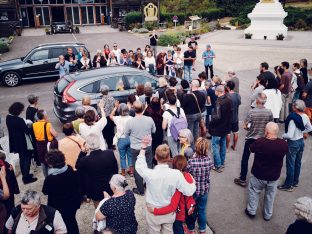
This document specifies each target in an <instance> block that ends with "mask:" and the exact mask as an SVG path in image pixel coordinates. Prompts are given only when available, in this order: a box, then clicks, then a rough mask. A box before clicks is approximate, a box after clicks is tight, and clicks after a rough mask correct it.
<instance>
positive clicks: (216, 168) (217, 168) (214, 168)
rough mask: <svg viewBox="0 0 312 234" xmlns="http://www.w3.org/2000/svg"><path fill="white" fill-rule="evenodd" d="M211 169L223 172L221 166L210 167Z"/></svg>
mask: <svg viewBox="0 0 312 234" xmlns="http://www.w3.org/2000/svg"><path fill="white" fill-rule="evenodd" d="M212 170H214V171H216V172H218V173H222V172H223V170H222V167H215V166H214V167H212Z"/></svg>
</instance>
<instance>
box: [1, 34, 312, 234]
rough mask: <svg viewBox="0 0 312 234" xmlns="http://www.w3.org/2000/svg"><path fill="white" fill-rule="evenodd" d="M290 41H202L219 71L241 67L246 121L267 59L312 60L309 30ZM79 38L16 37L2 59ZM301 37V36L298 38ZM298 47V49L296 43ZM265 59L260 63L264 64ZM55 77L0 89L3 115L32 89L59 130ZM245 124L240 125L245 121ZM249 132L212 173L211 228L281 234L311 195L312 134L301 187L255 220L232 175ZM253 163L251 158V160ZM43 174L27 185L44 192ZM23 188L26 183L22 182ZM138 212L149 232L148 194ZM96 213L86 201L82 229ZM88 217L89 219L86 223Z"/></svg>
mask: <svg viewBox="0 0 312 234" xmlns="http://www.w3.org/2000/svg"><path fill="white" fill-rule="evenodd" d="M290 36H291V37H290V39H289V41H285V43H284V42H283V44H277V43H276V42H263V41H248V42H246V44H245V43H244V41H242V40H240V39H239V34H238V32H237V31H233V32H228V31H226V32H224V31H218V32H213V33H210V34H207V35H205V36H203V37H202V38H201V39H200V40H199V44H200V46H199V51H200V52H202V51H203V50H204V48H205V44H207V43H211V44H212V45H213V48H214V49H215V50H216V54H217V59H216V61H215V67H216V74H219V75H223V74H224V73H226V71H227V69H229V68H232V69H235V70H236V71H237V75H238V77H239V78H240V94H241V96H242V105H241V107H240V123H242V121H243V119H244V116H245V114H246V112H247V111H248V109H249V97H250V94H251V91H250V83H251V82H252V81H253V80H254V79H255V77H256V76H257V74H258V66H259V63H260V62H262V61H268V62H269V64H271V65H272V66H273V65H277V64H278V63H280V62H281V61H284V60H289V61H290V62H295V61H297V60H298V59H300V58H308V61H309V60H310V61H312V57H311V56H312V45H311V42H310V43H309V42H308V41H309V38H311V36H312V33H311V32H307V33H305V34H300V33H298V34H297V33H291V34H290ZM75 37H76V39H77V41H79V42H83V43H85V44H86V46H87V48H88V49H89V50H90V52H91V54H94V52H95V51H96V50H97V49H102V48H103V45H104V44H106V43H108V44H109V45H110V46H112V44H113V42H117V43H118V44H119V45H120V47H121V48H127V49H129V48H131V49H136V48H137V47H141V48H143V47H144V46H145V44H146V43H147V42H148V41H147V39H146V38H144V37H142V36H135V35H132V34H129V33H126V32H121V33H119V32H116V33H107V34H79V35H76V36H75ZM75 37H73V36H72V35H71V34H65V35H53V36H27V37H23V36H22V37H17V38H16V39H15V40H14V42H13V45H12V50H11V51H10V52H9V53H7V54H4V55H3V56H2V57H1V59H2V60H7V59H11V58H15V57H20V56H23V55H25V53H27V52H28V51H29V50H31V49H32V48H33V47H35V46H36V45H38V44H42V43H49V42H57V41H59V42H61V41H62V42H72V41H75V40H76V39H75ZM299 39H300V40H299ZM296 45H298V47H296ZM259 61H260V62H259ZM202 68H203V64H202V62H201V61H199V62H197V63H196V72H195V74H194V75H196V74H197V73H199V72H201V71H202V70H203V69H202ZM54 82H55V80H40V81H27V82H25V83H24V84H23V85H22V86H19V87H15V88H7V87H2V86H1V87H0V116H1V117H2V119H3V118H5V116H6V114H7V110H8V107H9V106H10V105H11V104H12V103H13V102H15V101H20V102H23V103H25V105H26V104H27V100H26V97H27V96H28V95H29V94H30V93H34V94H36V95H38V96H39V102H40V107H41V108H44V109H45V110H46V111H47V113H48V116H49V119H50V121H51V122H52V124H53V126H55V128H56V129H57V130H58V131H60V129H61V124H60V122H59V121H58V119H57V118H56V117H55V115H54V114H53V86H54ZM240 126H241V125H240ZM244 136H245V132H244V130H241V131H240V133H239V143H238V149H237V151H235V152H233V151H230V153H229V154H228V155H227V159H226V168H225V171H224V172H223V173H222V174H216V173H214V172H212V178H211V191H210V192H209V199H208V206H207V214H208V217H207V220H208V223H209V225H210V226H211V228H212V229H213V230H214V231H215V232H216V233H218V234H219V233H220V234H228V233H233V234H249V233H253V234H258V233H259V234H260V233H267V234H271V233H272V234H280V233H281V234H282V233H285V231H286V229H287V227H288V225H289V224H291V223H292V222H293V221H294V220H295V215H294V211H293V203H294V202H295V200H296V199H297V198H299V197H301V196H312V180H311V178H312V170H311V168H312V158H311V155H312V144H311V143H312V140H311V137H310V138H309V139H307V140H306V141H305V143H306V148H305V151H304V156H303V160H302V171H301V181H300V186H299V187H298V188H296V189H295V191H294V192H291V193H289V192H281V191H278V192H277V196H276V200H275V206H274V214H273V218H272V220H271V221H270V222H265V221H264V220H263V218H262V205H263V199H261V200H260V203H259V208H258V212H257V217H256V218H255V219H254V220H250V219H248V218H247V217H246V216H245V214H244V209H245V206H246V201H247V189H244V188H241V187H238V186H236V185H235V184H234V183H233V179H234V178H235V177H237V176H238V175H239V170H240V159H241V154H242V151H243V146H244ZM249 165H250V167H251V165H252V157H251V160H250V164H249ZM36 174H37V175H40V176H41V178H40V180H39V181H38V182H36V183H34V184H31V185H29V186H27V187H28V188H35V189H37V190H39V191H40V190H41V185H42V179H43V178H42V177H43V176H42V175H41V172H40V171H38V172H37V173H36ZM284 179H285V165H284V167H283V171H282V174H281V178H280V180H281V182H282V181H283V180H284ZM19 180H20V178H19ZM21 188H22V190H24V189H25V188H26V187H25V186H23V185H22V186H21ZM137 203H138V205H137V209H136V214H137V218H138V220H139V232H138V233H139V234H143V233H146V228H145V220H144V209H143V206H144V198H141V197H137ZM91 216H92V206H91V205H88V204H84V205H83V207H82V209H81V210H80V211H79V213H78V215H77V218H78V222H79V224H80V228H81V233H83V234H84V233H90V222H89V221H91V218H92V217H91ZM86 220H87V221H86Z"/></svg>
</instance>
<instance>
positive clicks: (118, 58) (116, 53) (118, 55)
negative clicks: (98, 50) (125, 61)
mask: <svg viewBox="0 0 312 234" xmlns="http://www.w3.org/2000/svg"><path fill="white" fill-rule="evenodd" d="M111 52H113V53H114V54H115V56H116V57H117V62H118V64H119V63H120V55H121V50H120V49H116V50H115V49H113V50H112V51H111Z"/></svg>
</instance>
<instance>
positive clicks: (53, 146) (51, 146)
mask: <svg viewBox="0 0 312 234" xmlns="http://www.w3.org/2000/svg"><path fill="white" fill-rule="evenodd" d="M47 124H48V123H47V122H45V123H44V141H45V142H46V143H47V150H48V151H49V150H51V149H58V141H57V139H55V138H54V137H53V140H52V141H49V138H48V134H47Z"/></svg>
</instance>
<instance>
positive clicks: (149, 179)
mask: <svg viewBox="0 0 312 234" xmlns="http://www.w3.org/2000/svg"><path fill="white" fill-rule="evenodd" d="M151 141H152V138H151V136H145V137H144V138H143V140H142V144H141V151H140V154H139V156H138V158H137V161H136V164H135V169H136V171H137V172H138V173H139V175H140V176H142V177H143V179H144V180H145V181H146V203H147V205H148V206H150V207H156V208H160V207H164V206H167V205H169V204H170V201H171V198H172V196H173V194H174V193H175V191H176V189H178V190H179V191H180V192H181V193H183V194H184V195H186V196H191V195H193V193H194V192H195V190H196V185H195V181H194V180H193V183H192V184H189V183H188V182H187V181H186V180H185V179H184V176H183V174H182V173H181V172H180V171H178V170H175V169H171V168H169V166H168V164H167V162H168V160H169V159H170V150H169V147H168V145H166V144H163V145H160V146H158V147H157V148H156V151H155V159H156V160H157V166H155V168H154V169H149V168H148V167H147V163H146V159H145V149H146V148H147V147H148V145H149V144H150V143H151ZM174 220H175V213H170V214H167V215H159V216H154V215H153V214H151V213H149V212H148V211H146V221H147V224H148V233H149V234H160V233H162V234H169V233H173V230H172V225H173V222H174Z"/></svg>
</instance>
